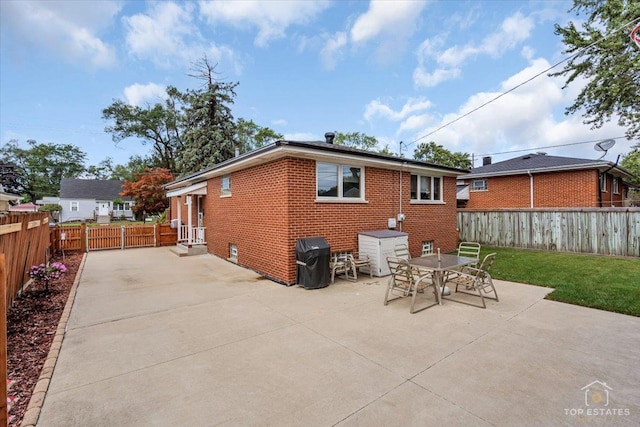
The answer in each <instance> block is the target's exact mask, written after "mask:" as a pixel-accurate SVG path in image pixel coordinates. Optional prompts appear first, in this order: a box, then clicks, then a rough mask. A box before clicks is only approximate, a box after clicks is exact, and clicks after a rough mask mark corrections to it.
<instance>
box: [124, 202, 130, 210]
mask: <svg viewBox="0 0 640 427" xmlns="http://www.w3.org/2000/svg"><path fill="white" fill-rule="evenodd" d="M124 210H125V211H128V210H131V202H124Z"/></svg>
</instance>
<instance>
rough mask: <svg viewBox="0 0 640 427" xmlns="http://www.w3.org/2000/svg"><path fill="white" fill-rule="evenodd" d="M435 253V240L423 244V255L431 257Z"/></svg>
mask: <svg viewBox="0 0 640 427" xmlns="http://www.w3.org/2000/svg"><path fill="white" fill-rule="evenodd" d="M432 253H433V240H425V241H424V242H422V255H429V254H432Z"/></svg>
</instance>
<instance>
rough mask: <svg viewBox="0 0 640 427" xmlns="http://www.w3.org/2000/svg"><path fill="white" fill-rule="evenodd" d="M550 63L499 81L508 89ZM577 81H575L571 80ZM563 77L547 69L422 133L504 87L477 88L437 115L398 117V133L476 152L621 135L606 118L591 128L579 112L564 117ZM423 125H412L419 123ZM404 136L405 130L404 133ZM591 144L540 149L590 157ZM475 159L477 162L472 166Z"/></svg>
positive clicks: (568, 98) (536, 63) (538, 63)
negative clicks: (452, 108) (452, 109)
mask: <svg viewBox="0 0 640 427" xmlns="http://www.w3.org/2000/svg"><path fill="white" fill-rule="evenodd" d="M549 66H550V64H549V62H548V61H547V60H545V59H540V58H538V59H535V60H532V61H531V62H530V64H529V66H528V67H527V68H525V69H523V70H521V71H520V72H519V73H516V74H514V75H513V76H510V77H509V78H507V79H506V80H504V81H503V82H502V83H501V90H502V91H503V92H504V91H507V90H508V89H511V88H513V87H514V86H516V85H517V84H519V83H522V82H523V81H525V80H527V79H529V78H531V77H532V76H534V75H536V74H538V73H540V72H542V71H544V70H545V69H547V68H548V67H549ZM576 83H578V84H579V82H576ZM562 85H563V81H562V80H561V79H557V78H550V77H547V76H546V74H543V75H541V76H540V77H538V78H536V79H534V80H532V81H531V82H529V83H527V84H525V85H523V86H521V87H520V88H518V89H517V90H514V91H513V92H510V93H507V94H506V95H504V96H502V97H501V98H499V99H498V100H496V101H494V102H492V103H490V104H488V105H487V106H485V107H482V108H480V109H479V110H477V111H475V112H473V113H471V114H470V115H469V116H467V117H464V118H462V119H461V120H459V121H457V122H456V123H454V124H451V125H448V126H447V127H445V128H444V129H442V130H440V131H438V132H436V133H434V134H433V135H430V136H428V137H426V138H421V137H422V136H424V135H427V134H428V133H430V132H431V131H433V130H435V129H437V128H439V127H440V126H443V125H445V124H447V123H449V122H451V121H452V120H455V119H456V118H458V117H460V116H461V115H463V114H465V113H467V112H470V111H472V110H473V109H475V108H477V107H479V106H481V105H482V104H484V103H486V102H487V101H490V100H492V99H493V98H495V97H496V96H498V95H500V93H503V92H480V93H476V94H474V95H473V96H471V97H469V98H468V99H467V101H466V102H465V103H464V104H463V105H461V106H460V108H459V109H458V110H457V111H455V112H452V113H449V114H446V115H444V116H442V117H440V118H438V119H436V118H435V117H430V116H428V115H426V114H416V115H412V116H409V117H407V118H406V120H405V121H403V122H402V124H401V125H400V128H399V129H398V133H403V132H411V133H412V138H413V139H414V140H415V139H418V138H421V139H420V140H419V141H417V142H416V144H418V143H420V142H429V141H435V142H436V143H438V144H441V145H443V146H444V147H445V148H447V149H448V150H451V151H461V152H467V153H475V155H476V160H479V157H477V156H478V155H480V154H486V153H499V152H503V151H512V150H520V149H526V150H532V151H539V150H536V149H535V147H545V146H549V145H558V144H567V143H572V142H580V141H590V140H598V139H604V138H607V137H612V136H616V137H617V136H620V135H623V134H624V129H621V128H619V127H617V125H616V124H615V123H607V124H606V125H605V126H603V128H602V129H598V130H591V129H590V128H589V126H586V125H584V124H583V123H582V118H581V117H579V116H569V117H566V116H564V115H563V114H561V113H562V111H563V109H564V107H565V106H566V105H569V104H570V103H571V102H572V100H573V97H572V93H571V92H570V91H567V90H564V91H563V90H562ZM420 124H421V125H422V126H421V127H420V128H417V126H418V125H420ZM405 135H406V133H405ZM592 145H593V144H591V145H589V144H586V145H576V146H568V147H566V148H562V149H553V150H547V149H545V150H543V151H547V152H549V154H551V155H559V156H570V157H583V158H593V154H592V151H593V150H592ZM517 155H519V153H507V154H504V155H500V156H495V160H496V161H500V160H505V159H508V158H512V157H515V156H517ZM477 165H478V162H476V166H477Z"/></svg>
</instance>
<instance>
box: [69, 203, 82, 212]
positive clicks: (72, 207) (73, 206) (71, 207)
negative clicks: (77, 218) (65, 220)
mask: <svg viewBox="0 0 640 427" xmlns="http://www.w3.org/2000/svg"><path fill="white" fill-rule="evenodd" d="M69 210H70V211H71V212H78V211H79V210H80V202H69Z"/></svg>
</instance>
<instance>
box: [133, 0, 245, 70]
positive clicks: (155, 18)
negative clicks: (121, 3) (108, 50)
mask: <svg viewBox="0 0 640 427" xmlns="http://www.w3.org/2000/svg"><path fill="white" fill-rule="evenodd" d="M194 13H195V8H194V6H193V5H192V4H191V3H181V4H177V3H173V2H158V3H150V5H149V8H148V9H147V11H146V12H145V13H139V14H136V15H132V16H129V17H125V18H123V22H124V24H125V27H126V31H127V34H126V44H127V48H128V51H129V53H130V54H131V55H133V56H135V57H137V58H139V59H145V60H149V61H152V62H153V63H154V64H156V65H158V66H161V67H171V66H173V65H174V64H179V66H181V67H182V66H184V64H185V63H190V62H195V61H197V60H198V59H200V58H202V56H203V55H205V54H206V55H207V56H208V58H209V59H210V60H211V62H212V63H220V62H223V61H226V62H228V63H229V64H230V67H231V68H233V70H234V72H235V73H236V74H240V72H241V71H242V65H241V64H240V62H239V61H238V60H237V58H236V56H235V54H234V52H233V50H232V49H231V48H229V47H227V46H219V45H216V44H215V43H212V42H207V41H206V40H205V39H204V37H203V36H202V34H201V33H200V31H199V30H198V27H197V25H196V23H195V22H194Z"/></svg>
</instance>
